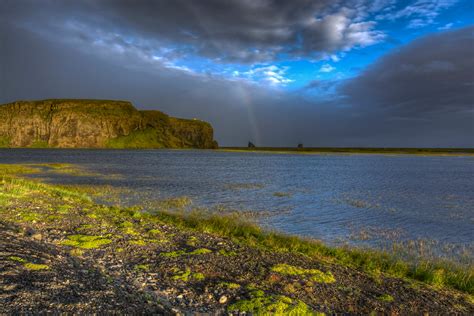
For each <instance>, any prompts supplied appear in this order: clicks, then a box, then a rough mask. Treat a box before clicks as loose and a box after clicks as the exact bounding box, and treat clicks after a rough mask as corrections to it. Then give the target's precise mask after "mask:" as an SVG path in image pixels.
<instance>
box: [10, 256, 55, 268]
mask: <svg viewBox="0 0 474 316" xmlns="http://www.w3.org/2000/svg"><path fill="white" fill-rule="evenodd" d="M8 259H9V260H10V261H15V262H18V263H21V264H23V266H24V267H25V268H26V269H28V270H32V271H38V270H48V269H49V266H48V265H46V264H38V263H32V262H28V260H26V259H23V258H21V257H17V256H10V257H8Z"/></svg>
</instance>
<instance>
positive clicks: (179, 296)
mask: <svg viewBox="0 0 474 316" xmlns="http://www.w3.org/2000/svg"><path fill="white" fill-rule="evenodd" d="M183 297H184V296H183V294H180V295H178V296H176V298H177V299H182V298H183Z"/></svg>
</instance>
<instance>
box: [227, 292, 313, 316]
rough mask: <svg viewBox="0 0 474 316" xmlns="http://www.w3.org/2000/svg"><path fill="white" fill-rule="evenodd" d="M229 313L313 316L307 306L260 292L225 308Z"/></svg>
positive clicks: (280, 296) (284, 297) (279, 296)
mask: <svg viewBox="0 0 474 316" xmlns="http://www.w3.org/2000/svg"><path fill="white" fill-rule="evenodd" d="M227 311H229V312H239V313H242V312H245V313H251V314H253V315H293V316H297V315H298V316H299V315H315V314H316V313H314V312H313V311H312V310H311V309H310V308H309V307H308V305H306V304H305V303H304V302H302V301H300V300H292V299H291V298H289V297H286V296H282V295H267V296H266V295H265V294H264V293H263V292H261V291H258V292H257V291H255V292H252V293H250V299H247V300H240V301H237V302H236V303H234V304H231V305H229V307H228V308H227Z"/></svg>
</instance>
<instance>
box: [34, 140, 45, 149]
mask: <svg viewBox="0 0 474 316" xmlns="http://www.w3.org/2000/svg"><path fill="white" fill-rule="evenodd" d="M30 147H31V148H48V147H49V145H48V142H47V141H45V140H35V141H34V142H33V143H32V144H31V145H30Z"/></svg>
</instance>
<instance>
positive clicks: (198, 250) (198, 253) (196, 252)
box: [187, 248, 212, 255]
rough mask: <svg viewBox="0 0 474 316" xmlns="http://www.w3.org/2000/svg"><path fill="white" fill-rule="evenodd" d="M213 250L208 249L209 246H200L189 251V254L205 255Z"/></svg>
mask: <svg viewBox="0 0 474 316" xmlns="http://www.w3.org/2000/svg"><path fill="white" fill-rule="evenodd" d="M211 252H212V251H211V250H209V249H207V248H199V249H196V250H193V251H191V252H188V253H187V254H188V255H204V254H206V253H211Z"/></svg>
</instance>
